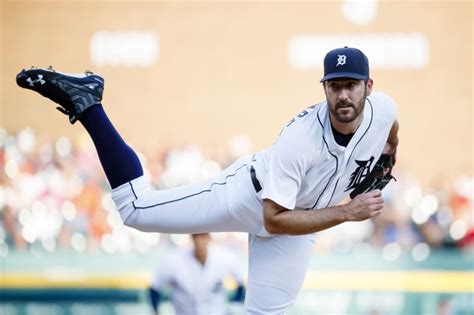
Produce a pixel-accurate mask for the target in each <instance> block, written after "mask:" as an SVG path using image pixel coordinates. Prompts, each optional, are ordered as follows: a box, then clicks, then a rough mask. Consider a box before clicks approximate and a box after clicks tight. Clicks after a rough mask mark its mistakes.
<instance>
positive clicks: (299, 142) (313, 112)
mask: <svg viewBox="0 0 474 315" xmlns="http://www.w3.org/2000/svg"><path fill="white" fill-rule="evenodd" d="M321 104H322V103H320V104H316V105H313V106H310V107H307V108H305V109H303V110H302V111H300V112H299V113H298V114H297V115H296V116H295V117H293V118H292V119H291V120H290V121H289V122H288V123H287V124H286V125H285V126H284V128H283V129H282V131H281V133H280V138H281V139H282V140H285V139H287V140H289V141H291V143H292V146H293V147H295V146H296V147H298V146H304V147H307V146H308V145H309V144H311V143H313V141H314V139H315V138H316V136H317V135H318V133H322V131H323V128H322V126H323V122H322V120H323V119H324V115H323V114H321V113H320V110H321V109H322V106H321Z"/></svg>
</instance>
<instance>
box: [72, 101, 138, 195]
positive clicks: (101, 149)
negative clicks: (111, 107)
mask: <svg viewBox="0 0 474 315" xmlns="http://www.w3.org/2000/svg"><path fill="white" fill-rule="evenodd" d="M80 122H81V123H82V125H83V126H84V127H85V128H86V130H87V132H88V133H89V135H90V136H91V138H92V141H93V142H94V145H95V148H96V150H97V154H98V155H99V159H100V163H101V164H102V167H103V168H104V172H105V175H106V176H107V179H108V181H109V183H110V186H111V187H112V189H113V188H116V187H118V186H120V185H122V184H125V183H126V182H129V181H131V180H132V179H135V178H137V177H140V176H142V175H143V168H142V165H141V164H140V160H139V159H138V156H137V154H136V153H135V152H134V151H133V150H132V148H130V147H129V146H128V145H127V144H126V143H125V141H123V139H122V137H121V136H120V135H119V134H118V132H117V130H115V128H114V126H113V125H112V123H111V122H110V120H109V118H108V117H107V114H106V113H105V111H104V109H103V108H102V105H96V106H92V107H90V108H88V109H87V110H86V111H85V112H84V113H83V115H82V117H81V119H80Z"/></svg>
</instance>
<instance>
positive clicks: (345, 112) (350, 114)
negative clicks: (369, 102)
mask: <svg viewBox="0 0 474 315" xmlns="http://www.w3.org/2000/svg"><path fill="white" fill-rule="evenodd" d="M364 95H365V93H364ZM328 103H329V108H330V111H331V114H333V116H334V117H335V118H336V120H337V121H339V122H342V123H350V122H353V121H354V120H355V119H356V118H357V117H358V116H359V115H360V113H362V111H363V110H364V105H365V96H364V97H362V98H361V99H360V100H358V101H357V102H356V103H353V102H351V101H340V102H337V103H336V104H332V103H330V102H329V100H328Z"/></svg>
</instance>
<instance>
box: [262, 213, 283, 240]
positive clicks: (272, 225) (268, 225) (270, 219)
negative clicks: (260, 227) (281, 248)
mask: <svg viewBox="0 0 474 315" xmlns="http://www.w3.org/2000/svg"><path fill="white" fill-rule="evenodd" d="M263 223H264V226H265V230H267V232H268V233H269V234H274V235H275V234H285V232H284V230H283V229H282V224H281V222H280V220H279V218H278V215H277V214H265V215H264V218H263Z"/></svg>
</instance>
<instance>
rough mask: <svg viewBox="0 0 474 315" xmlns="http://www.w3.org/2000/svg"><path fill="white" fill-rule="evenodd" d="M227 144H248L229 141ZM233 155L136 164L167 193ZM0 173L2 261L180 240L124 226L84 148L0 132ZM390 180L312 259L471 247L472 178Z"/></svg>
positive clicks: (161, 151)
mask: <svg viewBox="0 0 474 315" xmlns="http://www.w3.org/2000/svg"><path fill="white" fill-rule="evenodd" d="M234 145H235V146H244V147H245V146H248V143H247V142H246V140H245V139H237V141H236V142H235V143H234ZM230 151H232V150H230ZM234 151H238V150H237V149H236V150H234ZM234 153H235V152H229V154H228V155H227V156H226V157H224V158H222V157H220V158H219V159H215V158H214V159H212V158H210V157H207V156H205V155H204V154H203V153H202V152H201V151H200V150H199V148H197V147H195V146H187V147H180V148H157V149H154V150H151V151H150V152H141V153H139V157H140V160H141V161H142V164H143V165H144V169H145V173H146V174H145V175H146V176H147V177H148V178H149V179H150V180H151V182H152V183H153V185H154V186H156V187H157V188H167V187H174V186H178V185H183V184H187V183H191V182H194V181H197V180H200V179H205V178H208V177H210V176H212V175H214V174H216V173H217V172H219V171H220V170H221V169H222V168H224V167H226V166H227V165H228V164H229V163H230V162H232V160H233V159H234V158H235V156H234V155H235V154H234ZM0 166H1V174H2V175H1V183H0V184H1V194H0V209H1V210H0V220H1V223H2V224H1V225H0V256H3V257H5V256H7V255H8V254H9V252H11V251H14V250H24V251H37V252H38V251H39V252H53V251H59V250H73V251H78V252H94V251H101V252H107V253H128V252H147V251H149V250H151V249H152V248H154V247H156V246H159V245H160V244H161V243H163V242H167V243H169V242H171V243H173V244H175V245H179V244H180V243H181V242H185V241H187V240H188V238H187V236H180V235H171V236H169V235H161V234H159V233H142V232H139V231H135V230H133V229H130V228H127V227H124V226H123V224H122V222H121V219H120V217H119V216H118V214H117V211H116V210H115V206H114V204H113V202H112V200H111V198H110V187H109V185H108V183H107V181H106V179H105V176H104V173H103V171H102V169H101V166H100V164H99V160H98V158H97V154H96V152H95V149H94V147H93V145H92V143H91V141H82V142H80V141H75V142H73V141H71V139H68V138H67V137H61V138H59V139H55V140H54V141H52V140H51V139H48V138H45V137H42V136H40V135H37V134H36V133H35V131H34V130H32V129H24V130H21V131H20V132H18V133H16V134H8V132H7V131H5V130H3V129H0ZM395 177H396V178H397V182H396V183H395V184H394V183H393V182H392V183H391V184H389V186H387V188H386V189H385V190H384V198H385V200H386V208H385V210H384V213H383V215H381V216H378V217H376V218H374V219H373V220H369V221H364V222H357V223H345V224H342V225H340V226H337V227H335V228H333V229H330V230H326V231H323V232H321V233H319V234H318V240H317V242H316V246H315V251H318V252H342V253H353V254H357V253H362V252H364V250H368V249H373V248H376V249H380V250H382V253H383V256H384V258H385V259H387V260H395V259H397V258H398V257H399V256H400V254H401V253H402V252H407V251H409V252H410V253H411V255H412V257H413V259H414V260H415V261H423V260H425V259H427V257H429V255H430V253H431V251H432V250H433V249H435V248H453V249H459V250H469V249H473V248H474V222H473V214H474V211H473V208H474V200H473V199H474V196H473V190H474V178H473V177H472V174H468V173H466V174H463V175H460V176H458V177H457V178H456V179H454V180H452V181H449V182H446V181H444V180H443V178H441V179H440V180H439V182H434V183H432V184H431V185H429V187H421V186H420V184H419V183H418V182H417V181H416V179H415V178H413V177H411V176H410V174H405V173H403V171H402V170H399V169H398V168H396V172H395ZM214 238H215V239H216V240H217V241H218V242H222V243H225V244H227V245H232V246H238V247H239V248H242V249H244V248H245V246H246V242H247V237H246V235H244V234H242V233H218V234H215V236H214Z"/></svg>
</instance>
